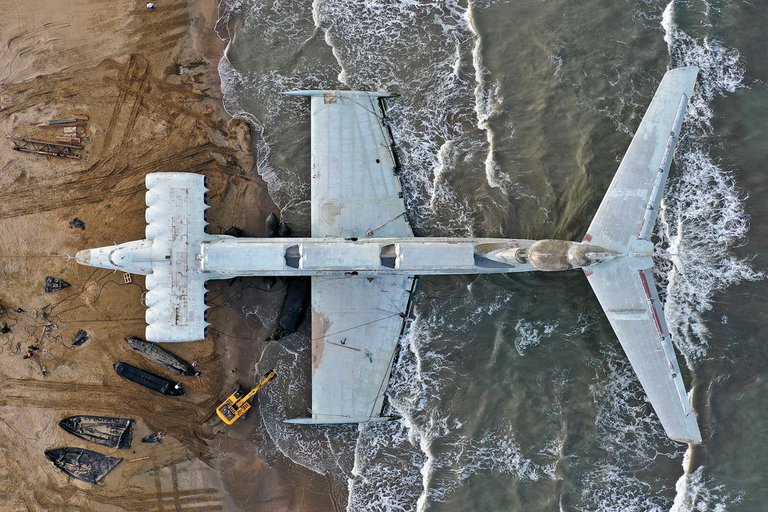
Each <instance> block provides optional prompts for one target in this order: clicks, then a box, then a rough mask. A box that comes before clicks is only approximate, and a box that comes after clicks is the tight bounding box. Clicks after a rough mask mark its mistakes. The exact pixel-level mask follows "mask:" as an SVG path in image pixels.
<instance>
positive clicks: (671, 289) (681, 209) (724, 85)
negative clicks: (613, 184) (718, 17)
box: [657, 2, 764, 364]
mask: <svg viewBox="0 0 768 512" xmlns="http://www.w3.org/2000/svg"><path fill="white" fill-rule="evenodd" d="M662 28H663V29H664V32H665V36H664V39H665V41H666V43H667V46H668V48H669V53H670V56H671V58H672V67H680V66H690V65H695V66H698V67H699V69H700V75H699V80H698V82H697V85H696V89H695V92H694V96H693V98H691V101H690V105H689V108H688V112H687V116H686V121H685V124H684V129H683V136H682V137H681V141H680V144H679V146H678V149H677V153H676V159H675V160H676V162H677V165H678V168H679V169H680V171H681V172H679V173H678V174H679V178H676V179H673V180H672V182H671V183H670V186H669V190H668V191H667V193H666V194H665V197H664V200H663V203H662V209H661V213H660V215H659V222H658V225H657V228H658V234H659V236H660V238H661V242H660V244H661V246H666V247H667V248H668V249H667V254H668V256H669V261H670V263H671V264H668V265H666V266H662V267H661V268H660V271H658V272H657V276H658V277H659V278H660V281H661V284H662V285H663V286H665V287H666V305H665V315H666V317H667V321H668V324H669V326H670V331H671V333H672V335H673V340H674V343H675V346H676V347H677V348H678V349H679V350H680V351H681V352H682V353H683V354H684V355H685V357H686V359H687V360H688V362H689V364H690V363H691V362H692V360H694V359H697V358H701V357H703V356H705V355H706V352H707V346H708V344H709V339H708V331H707V328H706V324H705V321H704V317H703V314H704V313H705V312H707V311H710V310H711V309H712V300H713V297H714V295H715V294H716V293H717V292H720V291H722V290H724V289H725V288H727V287H728V286H731V285H733V284H737V283H739V282H742V281H745V280H746V281H754V280H759V279H763V278H764V275H763V274H762V273H761V272H758V271H756V270H754V269H753V268H752V267H751V265H750V263H749V261H748V260H743V259H742V260H739V259H737V258H735V257H734V256H733V255H732V253H731V252H730V251H731V249H733V248H734V247H738V246H740V245H743V244H744V243H746V235H747V232H748V231H749V215H748V214H747V212H746V211H745V208H744V199H745V197H746V193H745V192H743V191H741V190H739V188H738V187H737V185H736V183H735V181H734V179H733V177H732V175H731V173H730V172H728V171H726V170H724V169H722V168H721V167H720V165H718V164H717V162H715V160H714V159H713V158H712V156H711V155H710V154H709V150H708V145H709V143H710V139H711V134H712V124H711V123H712V118H713V116H714V113H713V110H712V102H713V100H714V99H715V98H717V97H720V96H724V95H726V94H728V93H732V92H734V91H735V90H737V89H738V88H740V87H744V85H743V79H744V68H743V66H742V65H741V63H740V55H739V53H738V52H737V51H736V50H733V49H727V48H725V47H723V46H722V45H721V44H720V43H719V42H718V41H717V40H716V39H708V38H704V39H703V40H697V39H695V38H693V37H691V36H689V35H688V34H686V33H685V32H683V31H682V30H680V28H678V27H677V25H676V24H675V23H674V2H670V3H669V4H668V5H667V7H666V9H665V10H664V14H663V17H662Z"/></svg>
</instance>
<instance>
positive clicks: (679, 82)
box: [584, 67, 699, 252]
mask: <svg viewBox="0 0 768 512" xmlns="http://www.w3.org/2000/svg"><path fill="white" fill-rule="evenodd" d="M698 72H699V69H698V68H696V67H687V68H678V69H673V70H671V71H668V72H667V73H666V74H665V75H664V78H663V79H662V81H661V84H659V88H658V89H657V90H656V94H655V95H654V97H653V100H652V101H651V104H650V106H649V107H648V110H647V111H646V113H645V116H643V120H642V121H641V122H640V126H639V127H638V128H637V132H635V136H634V137H633V138H632V142H631V143H630V145H629V148H628V149H627V152H626V154H625V155H624V158H623V159H622V161H621V164H620V165H619V168H618V170H617V171H616V175H615V176H614V178H613V181H612V182H611V185H610V187H609V188H608V191H607V192H606V193H605V197H604V198H603V201H602V203H601V204H600V207H599V208H598V210H597V213H596V214H595V217H594V219H592V224H590V226H589V229H588V230H587V234H586V235H585V236H584V241H585V242H589V243H591V244H593V245H597V246H599V247H603V248H605V249H609V250H613V251H617V252H625V250H626V249H627V247H628V246H629V244H630V242H631V241H632V240H635V239H642V240H649V239H650V236H651V234H652V231H653V227H654V224H655V223H656V217H657V215H658V211H659V203H660V202H661V196H662V195H663V193H664V185H665V184H666V181H667V175H668V174H669V167H670V165H671V164H672V155H673V154H674V152H675V146H676V145H677V140H678V136H679V134H680V127H681V126H682V124H683V118H684V117H685V111H686V107H687V105H688V100H689V99H690V97H691V96H692V95H693V87H694V84H695V83H696V75H697V74H698Z"/></svg>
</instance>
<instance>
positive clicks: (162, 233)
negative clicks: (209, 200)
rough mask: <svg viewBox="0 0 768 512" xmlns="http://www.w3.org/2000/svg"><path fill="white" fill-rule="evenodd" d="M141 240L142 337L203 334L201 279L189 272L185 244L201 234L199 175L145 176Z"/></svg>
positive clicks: (190, 257) (191, 261)
mask: <svg viewBox="0 0 768 512" xmlns="http://www.w3.org/2000/svg"><path fill="white" fill-rule="evenodd" d="M146 183H147V195H146V202H147V211H146V219H147V229H146V236H147V240H149V241H150V243H151V250H152V253H153V255H156V254H158V253H160V254H164V255H165V258H164V259H162V260H161V259H159V258H155V257H153V258H152V263H151V265H152V268H151V270H152V271H151V272H150V273H149V274H147V279H146V287H147V294H146V298H145V301H146V305H147V312H146V320H147V324H148V325H147V329H146V338H147V340H148V341H195V340H200V339H203V338H205V327H206V326H207V325H208V322H206V320H205V316H206V315H205V311H206V309H207V306H206V305H205V281H204V279H203V278H202V276H201V275H200V274H199V273H198V272H196V271H195V269H196V268H197V265H196V259H195V256H196V254H195V253H194V252H192V251H190V248H194V247H198V246H199V244H195V243H188V242H195V241H200V240H202V239H203V238H205V236H206V235H205V225H206V221H205V210H206V208H207V206H206V204H205V192H206V190H207V189H206V187H205V177H204V176H202V175H198V174H188V173H173V172H163V173H151V174H148V175H147V178H146Z"/></svg>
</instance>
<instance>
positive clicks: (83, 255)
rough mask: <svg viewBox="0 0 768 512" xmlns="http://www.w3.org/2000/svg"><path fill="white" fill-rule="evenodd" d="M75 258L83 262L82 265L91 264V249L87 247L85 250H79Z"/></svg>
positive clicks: (80, 262)
mask: <svg viewBox="0 0 768 512" xmlns="http://www.w3.org/2000/svg"><path fill="white" fill-rule="evenodd" d="M75 260H76V261H77V262H78V263H79V264H81V265H90V264H91V250H90V249H86V250H84V251H78V253H77V254H75Z"/></svg>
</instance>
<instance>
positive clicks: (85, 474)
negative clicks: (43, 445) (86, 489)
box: [45, 448, 123, 484]
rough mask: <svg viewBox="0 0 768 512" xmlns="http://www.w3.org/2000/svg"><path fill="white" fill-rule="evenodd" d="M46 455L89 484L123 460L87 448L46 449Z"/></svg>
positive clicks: (73, 475)
mask: <svg viewBox="0 0 768 512" xmlns="http://www.w3.org/2000/svg"><path fill="white" fill-rule="evenodd" d="M45 457H46V458H47V459H48V460H50V461H51V462H52V463H53V465H54V466H56V467H57V468H59V469H60V470H62V471H63V472H65V473H66V474H68V475H69V476H71V477H73V478H77V479H78V480H82V481H83V482H88V483H89V484H95V483H97V482H98V481H99V480H101V479H102V478H104V477H105V476H107V474H108V473H109V472H110V471H112V470H113V469H115V467H116V466H117V465H118V464H120V463H121V462H122V461H123V459H121V458H120V457H110V456H109V455H104V454H101V453H99V452H94V451H91V450H86V449H85V448H56V449H54V450H46V451H45Z"/></svg>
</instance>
